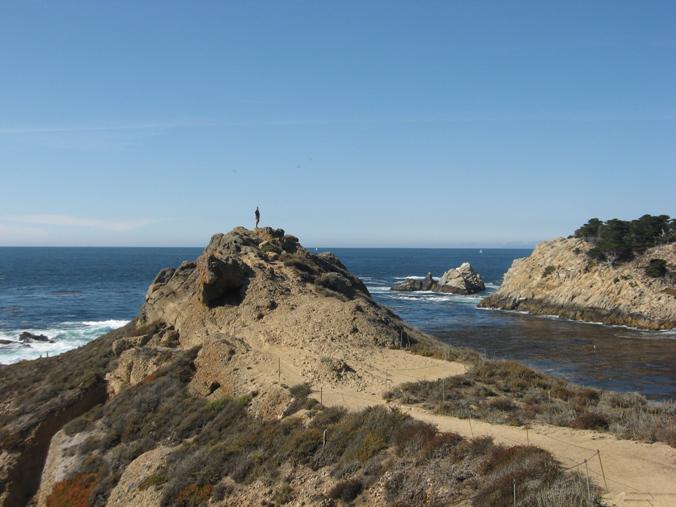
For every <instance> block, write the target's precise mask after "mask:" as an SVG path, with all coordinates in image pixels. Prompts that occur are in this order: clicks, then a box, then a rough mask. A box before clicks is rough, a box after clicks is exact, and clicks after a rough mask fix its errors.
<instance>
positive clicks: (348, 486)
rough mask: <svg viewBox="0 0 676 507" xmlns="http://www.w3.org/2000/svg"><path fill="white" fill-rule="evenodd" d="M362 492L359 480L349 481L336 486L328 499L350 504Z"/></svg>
mask: <svg viewBox="0 0 676 507" xmlns="http://www.w3.org/2000/svg"><path fill="white" fill-rule="evenodd" d="M362 490H363V485H362V482H361V480H359V479H349V480H346V481H341V482H339V483H338V484H336V485H335V486H334V487H333V488H331V491H329V497H330V498H333V499H335V500H338V499H340V500H343V501H344V502H351V501H352V500H354V499H355V498H357V497H358V496H359V495H360V494H361V492H362Z"/></svg>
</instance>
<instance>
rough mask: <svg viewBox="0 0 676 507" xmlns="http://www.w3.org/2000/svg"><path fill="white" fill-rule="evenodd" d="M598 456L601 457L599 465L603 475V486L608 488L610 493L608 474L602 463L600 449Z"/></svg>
mask: <svg viewBox="0 0 676 507" xmlns="http://www.w3.org/2000/svg"><path fill="white" fill-rule="evenodd" d="M596 455H597V456H598V457H599V465H600V466H601V475H602V476H603V485H604V486H605V487H606V491H608V481H606V472H605V470H603V461H601V451H600V450H599V449H596Z"/></svg>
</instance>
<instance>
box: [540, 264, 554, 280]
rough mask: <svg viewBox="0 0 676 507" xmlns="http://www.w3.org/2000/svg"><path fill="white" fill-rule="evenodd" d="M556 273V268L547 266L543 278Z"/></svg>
mask: <svg viewBox="0 0 676 507" xmlns="http://www.w3.org/2000/svg"><path fill="white" fill-rule="evenodd" d="M554 271H556V266H547V267H546V268H545V270H544V271H543V272H542V278H547V277H548V276H549V275H551V274H552V273H553V272H554Z"/></svg>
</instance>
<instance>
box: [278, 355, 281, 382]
mask: <svg viewBox="0 0 676 507" xmlns="http://www.w3.org/2000/svg"><path fill="white" fill-rule="evenodd" d="M277 381H278V382H279V383H280V384H281V383H282V360H281V358H279V357H278V358H277Z"/></svg>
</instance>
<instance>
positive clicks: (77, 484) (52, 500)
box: [46, 473, 98, 507]
mask: <svg viewBox="0 0 676 507" xmlns="http://www.w3.org/2000/svg"><path fill="white" fill-rule="evenodd" d="M97 481H98V478H97V476H96V474H93V473H81V474H78V475H75V476H74V477H72V478H70V479H66V480H63V481H60V482H57V483H56V484H54V488H53V489H52V492H51V493H50V494H49V496H48V497H47V500H46V504H47V507H89V505H90V503H89V498H90V497H91V495H92V493H93V492H94V489H95V488H96V483H97Z"/></svg>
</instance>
